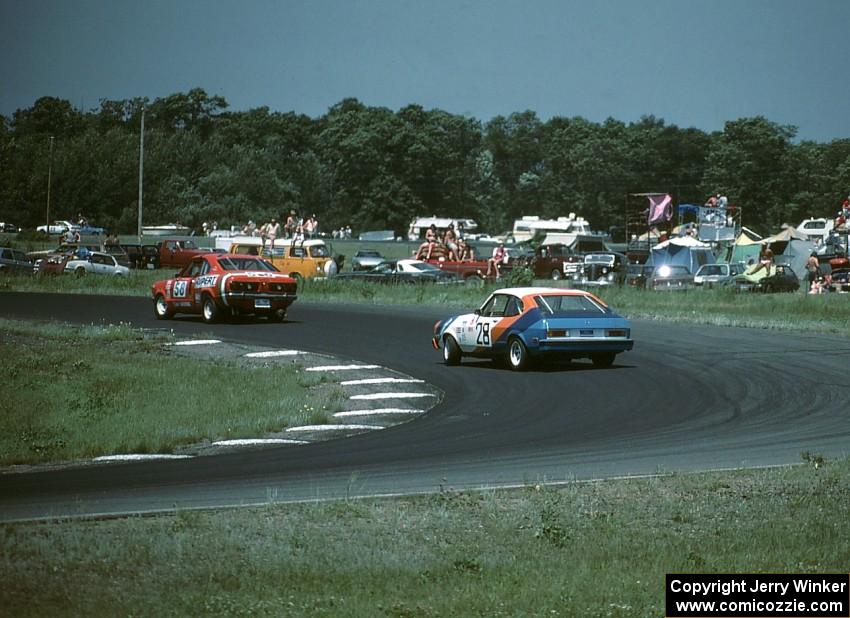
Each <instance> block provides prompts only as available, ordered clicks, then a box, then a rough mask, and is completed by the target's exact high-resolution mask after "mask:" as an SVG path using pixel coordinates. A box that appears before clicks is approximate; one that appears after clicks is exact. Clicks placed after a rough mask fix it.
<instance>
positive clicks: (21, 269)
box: [0, 247, 32, 275]
mask: <svg viewBox="0 0 850 618" xmlns="http://www.w3.org/2000/svg"><path fill="white" fill-rule="evenodd" d="M23 273H27V274H31V273H32V262H31V261H29V260H28V259H27V255H26V253H24V252H23V251H19V250H18V249H10V248H9V247H0V274H4V275H5V274H23Z"/></svg>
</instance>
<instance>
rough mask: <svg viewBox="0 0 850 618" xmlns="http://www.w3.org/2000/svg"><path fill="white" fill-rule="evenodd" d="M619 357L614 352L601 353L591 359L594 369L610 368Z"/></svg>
mask: <svg viewBox="0 0 850 618" xmlns="http://www.w3.org/2000/svg"><path fill="white" fill-rule="evenodd" d="M616 357H617V355H616V354H615V353H614V352H599V353H597V354H594V355H593V356H591V357H590V360H591V361H593V366H594V367H610V366H611V365H613V364H614V359H615V358H616Z"/></svg>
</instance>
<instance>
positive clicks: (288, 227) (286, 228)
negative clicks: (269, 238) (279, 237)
mask: <svg viewBox="0 0 850 618" xmlns="http://www.w3.org/2000/svg"><path fill="white" fill-rule="evenodd" d="M297 227H298V216H297V214H296V212H295V211H294V210H290V211H289V214H288V215H286V222H285V223H284V224H283V234H284V236H285V237H286V238H292V237H293V236H295V229H296V228H297Z"/></svg>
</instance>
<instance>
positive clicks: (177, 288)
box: [171, 280, 187, 298]
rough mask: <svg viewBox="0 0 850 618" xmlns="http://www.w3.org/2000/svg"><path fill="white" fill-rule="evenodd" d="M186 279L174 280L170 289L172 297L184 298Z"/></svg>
mask: <svg viewBox="0 0 850 618" xmlns="http://www.w3.org/2000/svg"><path fill="white" fill-rule="evenodd" d="M186 286H187V282H186V281H180V280H177V281H175V282H174V288H173V290H172V291H171V295H172V296H173V297H174V298H185V297H186Z"/></svg>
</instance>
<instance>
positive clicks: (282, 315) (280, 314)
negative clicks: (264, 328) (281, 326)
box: [269, 309, 286, 322]
mask: <svg viewBox="0 0 850 618" xmlns="http://www.w3.org/2000/svg"><path fill="white" fill-rule="evenodd" d="M284 320H286V309H277V310H275V311H272V312H271V313H270V314H269V321H270V322H283V321H284Z"/></svg>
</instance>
